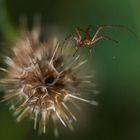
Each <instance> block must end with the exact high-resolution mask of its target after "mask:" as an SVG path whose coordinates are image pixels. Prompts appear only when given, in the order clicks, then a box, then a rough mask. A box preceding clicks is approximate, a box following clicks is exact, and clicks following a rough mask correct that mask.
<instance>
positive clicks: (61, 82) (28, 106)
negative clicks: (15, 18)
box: [0, 32, 97, 135]
mask: <svg viewBox="0 0 140 140" xmlns="http://www.w3.org/2000/svg"><path fill="white" fill-rule="evenodd" d="M38 36H39V35H38V34H37V32H33V33H28V35H26V36H24V37H22V38H21V39H19V40H18V41H17V42H16V43H15V46H14V47H13V48H12V50H13V52H11V53H12V54H13V55H12V57H9V56H6V59H5V62H6V64H7V68H0V69H1V71H3V72H5V77H4V78H3V79H1V81H0V83H1V85H2V86H3V88H4V90H5V91H6V93H5V96H4V98H3V101H7V102H8V103H10V104H11V107H10V108H11V109H13V110H14V114H15V115H16V116H17V121H18V122H19V121H21V120H22V119H23V118H25V117H27V116H29V117H30V118H31V119H33V120H34V128H35V129H36V128H37V127H39V131H40V132H41V133H42V132H43V133H45V132H46V127H47V125H48V122H49V120H50V119H51V120H53V122H54V123H57V121H60V122H61V123H62V124H63V125H64V126H65V127H69V128H70V129H73V126H72V122H73V121H75V120H76V117H75V116H74V115H73V114H72V112H71V111H70V109H69V107H68V105H67V103H68V102H70V103H71V104H73V105H76V101H77V100H80V101H84V102H88V103H90V104H94V105H97V103H96V102H95V101H90V100H86V99H84V98H82V97H81V96H80V94H81V92H82V89H86V88H88V89H89V88H90V89H91V90H93V88H91V86H92V84H93V83H91V81H90V80H89V79H90V78H92V77H91V76H89V75H85V76H83V75H80V74H79V72H80V71H83V69H82V68H81V66H82V65H83V64H84V63H85V62H86V60H81V58H80V56H78V57H73V56H72V53H71V51H72V50H71V48H72V46H71V44H70V43H69V44H66V46H61V44H60V43H59V41H58V40H57V39H56V38H54V39H49V40H48V41H46V42H40V40H39V37H38ZM62 47H64V48H63V53H62ZM79 67H80V69H78V68H79ZM54 131H55V134H56V135H57V130H56V128H55V129H54Z"/></svg>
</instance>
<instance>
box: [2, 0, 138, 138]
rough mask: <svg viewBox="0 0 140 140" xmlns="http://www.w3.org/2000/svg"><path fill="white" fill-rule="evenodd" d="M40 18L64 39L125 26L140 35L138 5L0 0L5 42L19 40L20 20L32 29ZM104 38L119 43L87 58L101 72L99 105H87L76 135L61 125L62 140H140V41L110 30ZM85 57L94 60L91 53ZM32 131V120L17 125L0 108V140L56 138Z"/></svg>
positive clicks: (100, 0)
mask: <svg viewBox="0 0 140 140" xmlns="http://www.w3.org/2000/svg"><path fill="white" fill-rule="evenodd" d="M36 14H41V15H42V23H43V24H44V25H45V24H46V25H47V26H48V27H51V28H53V27H54V28H57V29H58V30H59V31H60V34H61V33H64V34H67V33H69V32H71V31H73V30H74V27H75V26H79V27H83V28H85V27H87V26H88V25H89V24H90V25H92V26H93V27H97V26H98V25H100V24H122V25H125V26H127V27H129V28H131V29H132V30H134V32H135V33H136V34H137V35H138V36H140V1H139V0H39V1H37V0H0V35H1V37H0V38H1V40H3V38H7V39H8V38H9V39H11V38H14V37H15V36H16V31H17V26H18V25H19V22H18V21H19V17H20V16H21V15H26V16H27V18H28V23H29V27H31V26H32V23H33V17H34V15H36ZM104 34H106V35H110V36H112V37H113V38H115V39H117V40H118V41H119V42H120V44H119V45H116V44H114V43H112V42H110V41H100V42H99V43H97V45H96V46H93V47H94V52H93V56H92V57H91V58H88V59H89V63H90V65H92V67H91V69H94V71H96V83H97V85H98V86H97V88H98V89H99V91H100V94H99V95H98V96H97V98H96V100H97V101H98V102H99V104H100V105H99V106H98V107H93V106H90V105H84V106H85V107H86V111H85V109H84V111H81V112H80V113H79V117H78V118H79V121H78V122H77V124H75V131H74V132H71V131H69V130H67V129H65V128H64V127H63V126H62V127H61V126H60V136H59V138H58V139H61V140H71V139H72V140H77V139H81V140H85V139H86V140H140V87H139V84H140V45H139V43H140V40H138V39H136V38H135V37H134V36H133V35H132V34H131V33H129V32H128V31H125V30H124V29H106V30H105V31H104ZM1 49H3V48H2V46H1ZM80 53H83V55H85V57H89V52H88V50H87V49H86V48H83V50H81V52H80ZM82 112H83V113H84V115H83V114H82ZM86 113H87V114H86ZM80 116H81V117H83V119H82V120H81V119H80ZM32 127H33V122H32V121H30V120H28V119H26V120H24V121H22V122H21V123H16V121H15V118H14V117H13V116H12V112H10V111H9V110H8V106H5V105H4V104H1V105H0V139H1V140H28V139H32V140H33V139H34V140H38V139H39V140H45V139H49V140H51V139H55V138H54V136H53V134H52V132H51V130H50V132H49V134H48V135H43V136H38V134H37V131H34V130H33V128H32Z"/></svg>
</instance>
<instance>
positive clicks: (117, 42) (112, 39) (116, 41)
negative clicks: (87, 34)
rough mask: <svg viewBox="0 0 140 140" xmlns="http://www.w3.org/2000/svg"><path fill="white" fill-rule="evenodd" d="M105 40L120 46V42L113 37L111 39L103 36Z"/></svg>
mask: <svg viewBox="0 0 140 140" xmlns="http://www.w3.org/2000/svg"><path fill="white" fill-rule="evenodd" d="M103 38H104V39H107V40H110V41H113V42H114V43H116V44H119V41H118V40H116V39H114V38H112V37H109V36H103Z"/></svg>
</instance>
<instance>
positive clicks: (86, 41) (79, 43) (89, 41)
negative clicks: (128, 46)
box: [63, 25, 137, 56]
mask: <svg viewBox="0 0 140 140" xmlns="http://www.w3.org/2000/svg"><path fill="white" fill-rule="evenodd" d="M108 27H116V28H124V29H126V30H128V31H129V32H131V33H132V34H133V35H134V36H135V37H137V36H136V35H135V33H134V32H133V31H132V30H131V29H129V28H128V27H126V26H123V25H101V26H99V27H98V29H97V31H96V32H95V34H94V35H93V36H91V35H90V32H91V30H92V28H91V25H89V26H88V27H87V28H86V29H85V30H83V29H81V28H79V27H76V28H75V31H74V32H72V33H70V34H69V35H68V36H67V37H66V38H65V40H64V42H63V45H64V43H65V42H66V41H67V40H68V39H69V38H71V37H72V38H73V39H74V40H75V41H76V44H75V48H76V50H75V52H74V54H73V56H75V54H76V53H77V51H78V50H79V49H80V48H81V47H83V46H85V47H86V48H88V49H89V52H90V53H91V51H92V45H95V44H96V43H97V42H98V41H99V40H102V39H107V40H110V41H113V42H114V43H117V44H118V43H119V42H118V41H117V40H115V39H113V38H111V37H109V36H103V35H100V32H101V30H103V29H105V28H108ZM81 33H82V34H83V33H84V36H82V34H81Z"/></svg>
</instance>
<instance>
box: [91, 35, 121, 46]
mask: <svg viewBox="0 0 140 140" xmlns="http://www.w3.org/2000/svg"><path fill="white" fill-rule="evenodd" d="M101 39H107V40H110V41H113V42H114V43H116V44H118V43H119V42H118V41H117V40H115V39H113V38H111V37H109V36H99V37H97V38H96V39H95V40H93V41H92V42H91V45H93V44H95V43H96V42H97V41H99V40H101Z"/></svg>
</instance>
